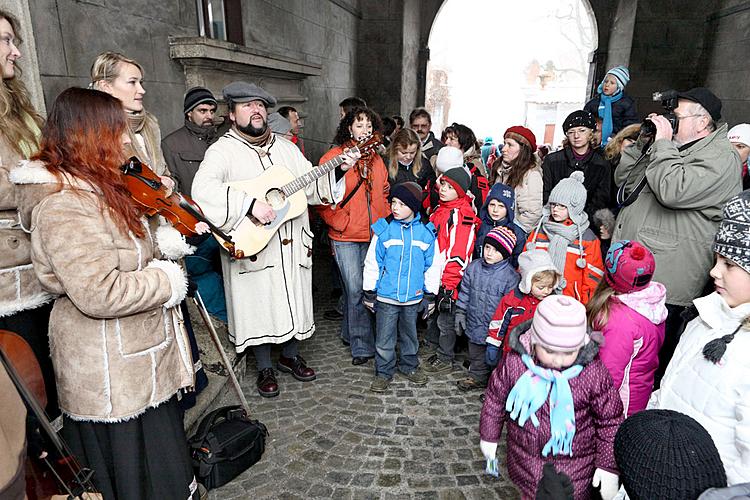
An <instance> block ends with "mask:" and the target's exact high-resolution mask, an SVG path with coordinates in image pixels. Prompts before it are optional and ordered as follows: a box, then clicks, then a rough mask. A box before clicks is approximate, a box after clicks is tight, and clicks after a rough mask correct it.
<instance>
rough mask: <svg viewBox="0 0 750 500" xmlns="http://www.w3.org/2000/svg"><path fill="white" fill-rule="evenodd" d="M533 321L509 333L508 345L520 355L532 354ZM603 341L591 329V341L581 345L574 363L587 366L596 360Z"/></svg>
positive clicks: (521, 324)
mask: <svg viewBox="0 0 750 500" xmlns="http://www.w3.org/2000/svg"><path fill="white" fill-rule="evenodd" d="M532 322H533V320H532V319H530V320H527V321H524V322H523V323H520V324H519V325H518V326H516V327H515V328H514V329H513V330H511V331H510V333H509V334H508V335H509V337H508V345H510V347H511V349H512V350H513V351H514V352H516V353H517V354H518V355H519V356H523V355H524V354H528V355H530V356H532V353H531V334H529V329H530V328H531V324H532ZM602 341H603V337H602V335H601V333H599V332H592V331H590V330H589V341H588V342H587V343H586V344H584V346H583V347H581V350H580V351H579V352H578V357H577V358H576V360H575V362H574V363H573V364H575V365H581V366H583V367H586V366H587V365H588V364H589V363H591V362H592V361H594V358H596V355H597V354H599V345H600V344H601V343H602Z"/></svg>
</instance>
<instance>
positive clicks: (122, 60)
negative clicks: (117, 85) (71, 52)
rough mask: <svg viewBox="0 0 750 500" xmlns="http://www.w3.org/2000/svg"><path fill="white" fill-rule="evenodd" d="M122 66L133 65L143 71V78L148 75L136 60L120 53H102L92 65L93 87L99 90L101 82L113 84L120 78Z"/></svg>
mask: <svg viewBox="0 0 750 500" xmlns="http://www.w3.org/2000/svg"><path fill="white" fill-rule="evenodd" d="M120 64H132V65H133V66H135V67H136V68H138V69H139V70H140V71H141V78H143V77H144V76H145V75H146V74H145V72H144V71H143V66H141V65H140V64H139V63H138V61H136V60H135V59H130V58H129V57H126V56H124V55H123V54H120V53H119V52H102V53H101V54H99V55H98V56H96V59H94V63H93V64H92V65H91V85H92V86H93V88H95V89H97V90H102V89H100V88H99V82H102V81H104V82H108V83H112V82H113V81H114V80H115V78H117V77H118V76H120V70H121V69H122V66H120Z"/></svg>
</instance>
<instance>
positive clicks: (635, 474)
mask: <svg viewBox="0 0 750 500" xmlns="http://www.w3.org/2000/svg"><path fill="white" fill-rule="evenodd" d="M615 460H616V461H617V467H618V468H619V469H620V479H621V480H622V482H623V485H624V486H625V491H627V493H628V496H629V497H630V499H631V500H653V499H657V498H658V499H659V500H672V499H673V500H683V499H686V498H698V496H700V494H701V493H703V492H704V491H705V490H707V489H709V488H714V487H722V488H723V487H725V486H726V485H727V475H726V473H725V472H724V465H723V464H722V462H721V457H719V451H718V450H717V449H716V445H714V442H713V440H712V439H711V436H710V435H709V434H708V432H707V431H706V429H704V428H703V427H702V426H701V425H700V424H699V423H698V422H696V421H695V420H693V419H692V418H690V417H688V416H687V415H684V414H682V413H679V412H676V411H672V410H645V411H641V412H638V413H636V414H635V415H632V416H631V417H629V418H627V419H626V420H625V422H623V424H622V425H621V426H620V429H619V430H618V431H617V435H616V436H615Z"/></svg>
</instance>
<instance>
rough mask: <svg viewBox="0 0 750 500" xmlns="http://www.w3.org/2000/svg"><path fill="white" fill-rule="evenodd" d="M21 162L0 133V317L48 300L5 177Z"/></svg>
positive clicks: (14, 190)
mask: <svg viewBox="0 0 750 500" xmlns="http://www.w3.org/2000/svg"><path fill="white" fill-rule="evenodd" d="M22 159H23V158H21V157H20V156H19V155H18V153H16V152H15V151H14V150H13V149H11V148H10V146H9V145H8V144H7V143H6V142H5V140H4V139H3V137H2V134H0V317H2V316H10V315H12V314H15V313H17V312H19V311H24V310H26V309H33V308H35V307H39V306H41V305H42V304H45V303H47V302H49V301H50V300H52V295H50V294H49V293H48V292H46V291H45V290H43V289H42V285H41V283H39V280H38V279H37V278H36V275H35V274H34V270H33V269H32V268H31V238H30V236H29V233H28V232H27V231H25V230H24V229H23V227H22V224H21V221H20V219H19V215H18V210H17V208H18V200H17V196H18V193H17V191H16V188H15V186H14V185H13V183H12V182H11V181H10V179H9V177H8V172H9V171H10V169H11V168H13V167H15V166H16V164H17V163H18V161H19V160H22ZM24 227H26V228H27V229H28V225H25V226H24Z"/></svg>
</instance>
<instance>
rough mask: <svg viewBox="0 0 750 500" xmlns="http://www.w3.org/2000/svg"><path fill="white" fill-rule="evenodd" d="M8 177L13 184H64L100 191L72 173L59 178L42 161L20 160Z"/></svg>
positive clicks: (94, 191)
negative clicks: (72, 175)
mask: <svg viewBox="0 0 750 500" xmlns="http://www.w3.org/2000/svg"><path fill="white" fill-rule="evenodd" d="M8 178H9V179H10V181H11V182H12V183H13V184H17V185H27V184H63V185H65V186H70V187H73V188H76V189H83V190H85V191H91V192H92V193H98V192H99V190H98V189H97V188H95V187H94V186H92V185H91V184H89V183H88V182H85V181H81V180H78V179H76V178H74V177H71V176H70V175H66V174H63V178H62V179H59V178H58V177H56V176H55V174H53V173H52V172H50V171H49V170H47V168H46V167H45V166H44V163H42V162H41V161H29V160H23V161H20V162H18V165H17V166H16V167H13V168H12V169H11V170H10V173H9V174H8Z"/></svg>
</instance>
